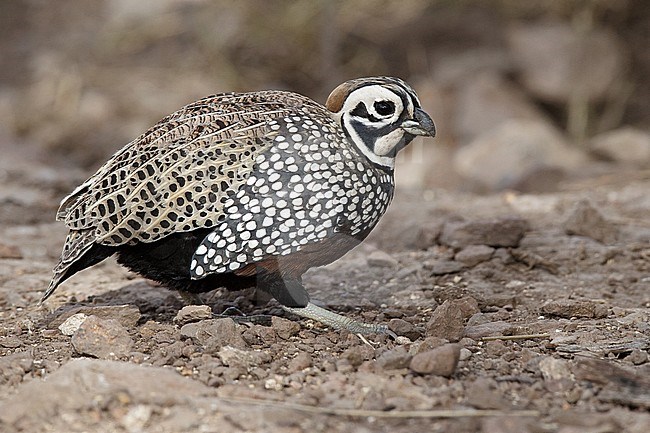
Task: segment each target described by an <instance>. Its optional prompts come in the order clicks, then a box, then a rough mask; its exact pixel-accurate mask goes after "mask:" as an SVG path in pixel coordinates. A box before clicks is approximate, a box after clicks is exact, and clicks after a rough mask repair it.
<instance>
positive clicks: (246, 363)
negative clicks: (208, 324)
mask: <svg viewBox="0 0 650 433" xmlns="http://www.w3.org/2000/svg"><path fill="white" fill-rule="evenodd" d="M217 356H219V359H220V360H221V362H222V363H223V364H224V365H226V366H228V367H231V368H243V369H245V370H246V371H250V370H251V369H252V368H254V367H257V366H259V365H261V364H264V363H266V362H268V361H270V358H271V357H270V355H268V354H266V353H264V352H262V351H260V350H242V349H238V348H236V347H232V346H223V347H222V348H221V349H219V352H218V353H217Z"/></svg>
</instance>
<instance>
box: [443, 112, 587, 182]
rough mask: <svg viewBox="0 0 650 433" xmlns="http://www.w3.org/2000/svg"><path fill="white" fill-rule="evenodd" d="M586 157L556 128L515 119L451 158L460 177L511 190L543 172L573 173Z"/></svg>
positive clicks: (477, 139)
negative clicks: (549, 170)
mask: <svg viewBox="0 0 650 433" xmlns="http://www.w3.org/2000/svg"><path fill="white" fill-rule="evenodd" d="M586 160H587V157H586V155H585V154H584V153H583V152H581V151H579V150H578V149H576V148H572V147H570V146H569V145H568V144H567V142H566V141H565V139H564V137H563V136H562V135H561V134H560V132H559V131H557V129H555V128H554V127H552V126H551V125H549V124H548V123H546V122H543V121H538V120H527V119H514V120H508V121H505V122H504V123H502V124H501V125H499V126H497V127H496V128H493V129H491V130H489V131H487V132H486V133H485V134H482V135H480V136H479V137H478V138H476V139H475V140H474V141H472V142H471V143H470V144H468V145H467V146H465V147H463V148H461V149H460V150H459V151H458V152H457V153H456V155H455V156H454V162H453V163H454V167H455V169H456V170H457V171H458V173H459V174H461V175H462V176H463V177H465V178H467V179H470V180H473V181H474V182H476V183H477V184H479V185H482V186H483V187H485V188H488V189H490V190H500V189H507V188H514V187H516V185H518V184H521V183H522V182H525V181H526V180H527V179H528V178H529V177H530V176H533V175H534V174H535V173H536V172H539V171H540V170H542V169H544V170H546V171H548V169H558V170H560V171H564V172H568V171H571V170H575V169H576V168H577V167H579V166H580V165H581V164H583V163H584V162H585V161H586Z"/></svg>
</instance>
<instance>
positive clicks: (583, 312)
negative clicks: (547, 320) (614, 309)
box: [541, 299, 609, 319]
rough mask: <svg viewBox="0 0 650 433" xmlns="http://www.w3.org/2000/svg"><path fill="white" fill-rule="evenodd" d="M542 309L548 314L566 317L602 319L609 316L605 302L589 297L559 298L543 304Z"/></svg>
mask: <svg viewBox="0 0 650 433" xmlns="http://www.w3.org/2000/svg"><path fill="white" fill-rule="evenodd" d="M541 311H542V313H544V314H546V315H549V316H554V317H563V318H565V319H570V318H572V317H586V318H589V319H602V318H605V317H607V314H608V312H609V309H608V308H607V306H606V305H604V304H601V303H597V302H593V301H591V300H587V299H578V300H573V299H558V300H553V301H548V302H547V303H545V304H544V305H542V308H541Z"/></svg>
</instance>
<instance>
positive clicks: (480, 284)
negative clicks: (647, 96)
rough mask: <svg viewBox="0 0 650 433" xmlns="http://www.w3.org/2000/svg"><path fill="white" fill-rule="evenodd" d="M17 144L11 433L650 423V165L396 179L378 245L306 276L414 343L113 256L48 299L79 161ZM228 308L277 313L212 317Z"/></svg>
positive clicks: (573, 427) (6, 393) (12, 156)
mask: <svg viewBox="0 0 650 433" xmlns="http://www.w3.org/2000/svg"><path fill="white" fill-rule="evenodd" d="M3 142H6V140H3ZM2 150H3V159H2V176H3V179H2V189H0V203H2V206H1V207H0V224H1V226H0V318H1V320H2V327H1V328H0V354H1V355H2V357H1V358H0V390H1V392H0V395H1V396H2V398H1V400H0V430H2V431H4V432H14V431H25V432H39V431H43V432H63V431H65V432H85V431H93V432H154V431H155V432H183V431H188V432H189V431H193V432H194V431H201V432H217V431H218V432H230V431H233V432H234V431H266V432H297V431H342V432H346V431H349V432H364V431H391V432H412V431H440V432H467V431H483V432H490V433H494V432H512V433H514V432H517V433H520V432H531V433H532V432H536V433H537V432H563V433H568V432H578V431H580V432H594V433H595V432H599V433H602V432H621V431H629V432H639V433H642V432H647V428H648V425H650V413H649V411H650V380H649V379H648V377H650V363H649V362H648V351H649V350H650V324H649V323H650V308H649V307H650V291H649V290H648V288H649V287H650V261H649V258H650V243H649V241H650V224H649V223H648V219H647V215H648V212H649V211H650V196H648V193H647V192H648V188H649V187H650V174H649V173H648V172H640V171H632V172H627V173H625V172H617V173H616V174H610V175H602V176H599V177H595V178H590V179H587V180H582V181H580V182H577V181H576V182H573V183H567V184H564V185H563V187H562V191H561V192H557V193H549V194H539V195H524V194H516V193H500V194H492V195H485V196H476V195H471V194H461V193H451V192H446V191H443V190H433V191H428V192H426V193H421V192H413V191H408V190H402V191H399V192H398V194H397V198H396V201H395V202H394V203H393V206H392V207H391V209H390V211H389V213H388V214H387V216H386V217H385V219H384V220H383V221H382V223H381V225H380V227H378V228H377V230H376V231H375V233H373V235H372V237H371V238H370V239H368V241H367V242H366V243H365V244H364V245H362V246H361V247H359V248H357V249H356V250H354V251H353V252H351V253H350V254H348V255H347V256H345V257H344V258H343V259H341V260H340V261H338V262H336V263H334V264H332V265H330V266H328V267H326V268H321V269H315V270H312V271H310V272H309V274H308V275H307V276H306V277H305V280H306V286H307V288H308V289H309V291H310V293H311V294H312V297H313V298H314V299H316V300H318V301H319V302H321V303H322V304H323V305H327V306H329V307H330V308H332V309H335V310H337V311H340V312H342V313H343V314H345V315H347V316H349V317H355V318H357V319H361V320H364V321H367V322H374V323H386V324H388V326H389V327H390V328H391V329H392V330H393V331H394V332H395V333H396V334H397V335H398V336H399V337H398V338H397V340H393V339H391V338H389V337H387V336H370V337H368V338H367V341H365V340H364V339H361V338H360V337H358V336H356V335H353V334H350V333H348V332H338V331H332V330H331V329H328V328H326V327H324V326H322V325H320V324H318V323H314V322H311V321H308V320H301V319H299V318H296V317H290V316H288V315H286V314H285V313H283V312H282V310H280V309H279V308H278V307H277V304H275V303H274V302H272V301H271V302H267V301H268V300H267V299H265V298H263V297H262V296H259V295H257V294H255V293H251V292H241V293H223V292H221V291H218V290H217V291H215V292H213V293H210V294H207V295H206V296H204V301H205V305H204V306H189V307H188V306H185V307H184V304H183V302H182V301H181V299H180V298H179V297H178V295H177V294H175V293H173V292H170V291H168V290H166V289H164V288H162V287H158V286H156V285H155V284H152V283H150V282H148V281H145V280H142V279H140V278H136V277H134V276H133V275H131V274H129V273H127V272H126V271H124V270H123V269H121V268H120V267H119V266H117V265H116V264H115V263H114V262H106V263H103V264H101V265H99V266H96V267H95V268H93V269H91V270H87V271H85V272H83V273H81V274H78V275H77V276H75V277H74V278H72V279H71V280H70V281H69V282H67V283H65V284H64V285H63V286H62V287H61V288H60V289H59V290H58V291H57V292H56V293H55V295H54V296H53V297H52V298H51V299H50V300H48V301H47V302H46V303H45V304H44V305H42V306H39V305H38V300H39V298H40V296H41V295H42V292H43V289H44V288H45V287H46V285H47V283H48V280H49V278H50V270H51V267H52V266H53V264H54V263H55V260H56V258H57V257H58V254H59V252H60V248H61V244H62V241H63V238H64V236H65V230H64V227H63V226H62V224H60V223H54V222H53V221H52V220H53V212H54V209H55V207H56V204H57V202H58V200H59V198H60V197H61V196H62V195H63V194H65V193H66V192H67V191H69V190H70V189H72V187H74V186H75V184H76V183H77V182H79V181H80V180H82V178H83V176H84V174H83V173H80V172H70V171H65V170H62V169H60V168H58V167H57V166H56V164H55V163H53V162H52V161H48V164H45V162H46V158H43V157H42V156H40V155H38V154H30V153H29V152H28V151H27V150H28V149H26V148H25V147H21V146H20V145H19V144H16V143H14V144H13V145H11V146H9V145H3V149H2ZM229 307H236V309H237V310H239V311H240V312H241V313H242V314H245V315H248V316H256V315H267V316H266V317H261V318H258V319H259V320H258V321H255V317H252V318H251V321H253V322H254V323H250V322H248V323H246V322H244V323H239V324H237V323H235V321H233V320H232V319H231V318H214V317H213V316H212V314H213V313H221V312H223V311H225V310H227V309H228V308H229ZM230 311H232V309H231V310H230ZM268 315H272V318H270V319H269V317H268ZM265 318H266V319H268V320H264V319H265Z"/></svg>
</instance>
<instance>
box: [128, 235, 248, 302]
mask: <svg viewBox="0 0 650 433" xmlns="http://www.w3.org/2000/svg"><path fill="white" fill-rule="evenodd" d="M211 231H212V230H211V229H199V230H194V231H191V232H184V233H174V234H171V235H169V236H166V237H165V238H163V239H160V240H159V241H156V242H151V243H137V244H135V245H122V246H120V247H117V248H116V252H117V262H118V263H119V264H121V265H123V266H125V267H126V268H128V269H130V270H131V271H133V272H135V273H137V274H140V275H142V276H143V277H146V278H149V279H151V280H154V281H158V282H159V283H161V284H162V285H164V286H166V287H168V288H170V289H176V290H183V291H186V292H190V293H201V292H209V291H211V290H214V289H217V288H219V287H225V288H227V289H229V290H241V289H246V288H249V287H255V286H256V285H257V278H256V277H255V276H238V275H235V274H232V273H227V274H212V275H207V276H206V277H205V278H202V279H200V280H193V279H192V278H191V277H190V264H191V262H192V256H193V255H194V251H196V249H197V248H198V247H199V245H200V244H201V242H202V241H203V239H204V238H205V237H206V236H207V235H208V234H210V232H211Z"/></svg>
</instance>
